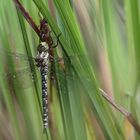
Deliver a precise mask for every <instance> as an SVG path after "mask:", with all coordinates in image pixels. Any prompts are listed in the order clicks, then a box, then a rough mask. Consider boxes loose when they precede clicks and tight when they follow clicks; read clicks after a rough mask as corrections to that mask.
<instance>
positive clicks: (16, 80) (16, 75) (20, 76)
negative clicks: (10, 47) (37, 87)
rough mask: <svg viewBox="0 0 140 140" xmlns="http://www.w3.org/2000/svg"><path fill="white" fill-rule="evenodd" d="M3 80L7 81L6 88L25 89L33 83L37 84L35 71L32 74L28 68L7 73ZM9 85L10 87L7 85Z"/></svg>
mask: <svg viewBox="0 0 140 140" xmlns="http://www.w3.org/2000/svg"><path fill="white" fill-rule="evenodd" d="M4 79H5V80H6V81H7V83H8V86H12V88H18V87H19V88H21V89H26V88H30V87H33V86H34V83H35V82H38V76H37V71H36V70H34V72H32V71H31V70H30V68H25V69H20V70H17V71H16V72H8V73H7V74H5V75H4ZM9 83H10V85H9Z"/></svg>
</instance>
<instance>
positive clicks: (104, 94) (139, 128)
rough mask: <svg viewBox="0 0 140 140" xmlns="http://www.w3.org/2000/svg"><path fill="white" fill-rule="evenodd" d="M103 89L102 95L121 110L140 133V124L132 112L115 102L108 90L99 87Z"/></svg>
mask: <svg viewBox="0 0 140 140" xmlns="http://www.w3.org/2000/svg"><path fill="white" fill-rule="evenodd" d="M99 90H100V91H101V94H102V96H103V97H104V98H105V99H106V100H107V101H108V102H109V103H110V104H111V105H112V106H113V107H115V108H116V109H117V110H118V111H119V112H121V113H122V114H123V115H124V116H125V117H126V118H127V120H128V121H129V123H130V124H131V125H132V126H133V127H134V128H135V130H136V131H137V132H138V134H140V126H139V124H138V123H137V121H136V120H135V119H134V117H133V116H132V114H131V113H130V112H128V111H127V110H126V109H125V108H123V107H122V106H119V105H117V104H116V103H115V101H114V100H113V99H112V98H111V97H110V96H108V94H107V93H106V92H104V91H103V90H102V89H99Z"/></svg>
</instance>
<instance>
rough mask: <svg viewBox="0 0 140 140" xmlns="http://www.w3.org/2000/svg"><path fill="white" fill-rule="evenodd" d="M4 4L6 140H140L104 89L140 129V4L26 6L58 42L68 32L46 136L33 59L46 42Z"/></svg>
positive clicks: (40, 2) (1, 120)
mask: <svg viewBox="0 0 140 140" xmlns="http://www.w3.org/2000/svg"><path fill="white" fill-rule="evenodd" d="M0 2H1V4H0V58H1V63H0V64H1V65H0V77H1V78H0V139H1V140H12V139H13V140H22V139H23V140H25V139H27V140H28V139H29V140H43V139H44V140H45V139H47V140H124V139H126V140H127V139H129V140H131V139H132V140H134V139H135V140H139V139H140V136H139V134H138V132H139V128H135V129H134V126H135V124H134V122H133V121H130V120H129V121H128V120H127V119H128V118H127V117H129V116H124V115H122V114H121V113H120V112H119V111H118V110H116V109H115V108H113V107H112V105H111V104H110V103H109V102H108V101H107V100H105V98H103V96H102V95H103V94H102V93H101V91H102V90H100V89H103V90H104V91H105V92H106V93H108V95H109V96H110V97H111V98H113V99H114V100H115V101H116V102H117V104H119V105H121V106H123V107H125V108H126V109H127V110H128V111H129V112H131V113H132V115H133V117H134V118H135V119H136V122H135V123H136V125H138V124H139V123H140V122H139V116H140V110H139V108H138V106H139V104H140V101H139V96H140V94H139V79H140V73H139V68H140V64H139V62H140V61H139V59H140V58H139V55H140V49H139V43H140V41H139V37H140V29H139V28H140V26H139V25H140V15H139V2H138V1H137V0H133V1H131V0H123V1H121V0H118V1H117V0H114V1H113V0H98V1H94V0H77V1H72V0H71V1H68V0H63V1H62V0H53V1H52V0H33V1H29V0H24V1H22V4H23V6H24V7H25V9H26V10H27V11H28V12H29V14H30V16H31V17H32V19H33V20H34V21H35V23H36V24H37V25H39V21H40V17H39V14H38V13H39V12H40V13H41V14H42V15H43V17H44V18H45V19H47V21H48V23H49V25H50V28H51V30H52V31H53V33H52V34H51V35H52V37H53V38H54V42H55V41H56V39H57V38H56V36H57V35H59V34H60V33H62V34H61V36H60V42H59V45H58V47H57V48H55V49H54V55H55V57H62V56H63V60H61V61H59V62H55V65H53V66H52V67H53V69H54V71H53V74H54V79H51V80H50V79H48V81H49V83H48V86H49V88H48V90H49V127H48V129H46V130H45V131H44V132H43V124H42V104H41V78H40V73H39V70H35V67H34V61H33V59H30V58H31V57H35V55H36V52H37V46H38V44H39V37H38V35H37V34H36V32H35V31H34V30H33V28H32V27H31V26H30V25H29V24H28V22H27V21H26V20H25V17H24V16H23V13H22V12H21V11H20V10H19V9H18V8H17V7H16V6H15V3H14V1H11V0H6V1H5V0H0ZM13 56H14V57H13ZM27 68H29V69H27ZM32 71H33V72H32ZM31 72H32V73H33V77H32V73H31ZM111 101H112V100H111ZM112 102H113V103H114V101H112ZM124 114H125V113H124ZM130 122H131V124H132V125H131V124H130ZM138 127H139V126H138Z"/></svg>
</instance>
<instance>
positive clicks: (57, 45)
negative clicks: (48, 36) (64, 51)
mask: <svg viewBox="0 0 140 140" xmlns="http://www.w3.org/2000/svg"><path fill="white" fill-rule="evenodd" d="M61 34H62V33H60V34H59V35H58V36H57V42H56V44H55V45H53V46H52V48H55V47H57V46H58V43H59V37H60V36H61Z"/></svg>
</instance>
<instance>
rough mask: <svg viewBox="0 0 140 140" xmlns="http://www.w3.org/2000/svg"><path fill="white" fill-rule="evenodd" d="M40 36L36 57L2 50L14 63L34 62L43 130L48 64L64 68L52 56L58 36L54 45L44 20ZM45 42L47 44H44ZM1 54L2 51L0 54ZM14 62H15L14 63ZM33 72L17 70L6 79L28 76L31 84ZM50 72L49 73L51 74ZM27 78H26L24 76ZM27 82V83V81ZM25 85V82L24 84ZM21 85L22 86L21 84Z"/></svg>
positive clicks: (46, 113) (46, 118)
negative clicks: (40, 93)
mask: <svg viewBox="0 0 140 140" xmlns="http://www.w3.org/2000/svg"><path fill="white" fill-rule="evenodd" d="M40 31H41V32H40V36H41V38H42V39H41V41H40V43H39V45H38V47H37V55H36V57H31V56H27V55H24V54H20V53H14V52H13V53H11V52H6V50H3V52H5V54H6V55H8V56H10V57H12V58H15V59H16V61H18V60H19V61H20V60H21V59H22V60H24V61H34V65H35V66H36V68H37V70H38V71H40V75H41V80H42V108H43V110H42V111H43V127H44V129H46V128H48V116H49V115H48V86H47V82H48V81H47V80H48V76H49V66H50V63H53V62H55V61H57V62H58V63H59V64H60V65H61V67H63V68H64V61H63V59H62V58H54V57H53V55H52V49H53V48H55V47H56V46H57V45H58V41H59V36H60V35H58V36H57V39H58V40H57V42H56V43H55V44H54V42H53V39H52V37H51V31H50V30H49V26H48V23H47V21H46V20H45V19H42V20H41V24H40ZM46 42H47V43H46ZM0 53H2V49H1V52H0ZM70 57H72V56H69V57H68V59H67V61H69V58H70ZM16 61H15V62H16ZM34 72H35V71H34V70H33V71H31V70H30V68H29V67H27V68H24V69H20V70H17V72H16V73H10V72H9V73H8V74H6V77H7V78H8V79H14V80H15V81H16V79H18V78H19V79H20V80H22V77H23V78H24V75H29V76H30V77H31V80H32V82H34V80H36V79H35V78H34ZM51 72H52V71H50V73H51ZM52 73H53V72H52ZM50 75H51V78H53V77H54V75H52V74H50ZM26 77H27V76H26ZM27 82H28V81H27ZM21 83H22V82H21ZM24 83H25V82H24ZM22 85H23V84H22ZM27 86H28V84H27ZM23 87H26V83H25V84H24V85H23Z"/></svg>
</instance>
